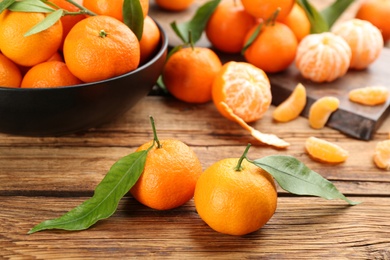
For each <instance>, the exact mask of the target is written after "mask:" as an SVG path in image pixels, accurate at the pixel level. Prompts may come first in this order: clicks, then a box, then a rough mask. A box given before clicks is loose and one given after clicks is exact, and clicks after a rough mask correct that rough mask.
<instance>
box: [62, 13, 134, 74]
mask: <svg viewBox="0 0 390 260" xmlns="http://www.w3.org/2000/svg"><path fill="white" fill-rule="evenodd" d="M64 59H65V63H66V64H67V66H68V68H69V70H70V71H71V72H72V74H74V75H75V76H76V77H77V78H79V79H81V80H82V81H84V82H95V81H99V80H104V79H108V78H111V77H115V76H119V75H122V74H124V73H127V72H130V71H132V70H135V69H136V68H137V67H138V65H139V62H140V45H139V41H138V39H137V37H136V36H135V34H134V33H133V32H132V31H131V30H130V28H129V27H127V26H126V25H125V24H124V23H122V22H120V21H119V20H117V19H115V18H112V17H110V16H104V15H98V16H90V17H88V18H85V19H84V20H82V21H80V22H79V23H77V24H76V25H75V26H73V28H72V30H71V31H70V32H69V34H68V36H67V37H66V39H65V42H64Z"/></svg>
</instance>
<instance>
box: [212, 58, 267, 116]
mask: <svg viewBox="0 0 390 260" xmlns="http://www.w3.org/2000/svg"><path fill="white" fill-rule="evenodd" d="M212 96H213V101H214V104H215V106H216V108H217V109H218V111H219V112H220V113H221V114H222V115H223V116H225V117H226V118H228V119H230V120H232V121H236V120H235V119H233V118H232V117H231V116H230V114H229V113H227V111H226V108H225V106H223V105H221V103H222V102H223V103H226V105H227V106H228V107H230V108H231V109H232V110H233V113H234V114H236V115H237V116H238V117H240V118H242V119H243V120H244V121H245V122H247V123H249V122H254V121H256V120H258V119H260V118H261V117H262V116H263V115H264V114H265V112H266V111H268V109H269V107H270V105H271V101H272V94H271V85H270V82H269V79H268V77H267V75H266V74H265V72H264V71H263V70H261V69H259V68H257V67H255V66H253V65H251V64H250V63H247V62H234V61H230V62H227V63H225V64H224V65H223V67H222V69H221V70H220V71H219V73H218V74H217V76H216V77H215V80H214V82H213V88H212Z"/></svg>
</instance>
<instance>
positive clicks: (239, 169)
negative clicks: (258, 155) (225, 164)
mask: <svg viewBox="0 0 390 260" xmlns="http://www.w3.org/2000/svg"><path fill="white" fill-rule="evenodd" d="M250 147H251V144H248V145H247V146H246V148H245V151H244V153H243V154H242V155H241V157H240V159H239V160H238V163H237V165H236V167H235V168H234V170H235V171H241V170H242V166H241V164H242V161H243V160H244V159H247V158H246V155H247V154H248V151H249V148H250ZM247 160H248V159H247Z"/></svg>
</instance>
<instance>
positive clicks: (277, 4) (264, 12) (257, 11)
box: [241, 0, 295, 20]
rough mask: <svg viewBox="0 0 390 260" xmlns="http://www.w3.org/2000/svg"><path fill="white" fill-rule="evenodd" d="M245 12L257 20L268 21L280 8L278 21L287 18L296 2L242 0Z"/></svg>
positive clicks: (286, 0)
mask: <svg viewBox="0 0 390 260" xmlns="http://www.w3.org/2000/svg"><path fill="white" fill-rule="evenodd" d="M241 2H242V4H243V5H244V8H245V10H246V11H247V12H248V13H250V14H251V15H253V16H254V17H256V18H261V19H264V20H266V19H268V18H270V17H272V16H273V15H274V13H275V12H276V11H277V10H278V8H280V11H279V12H278V16H277V20H282V19H283V18H285V17H286V16H287V15H288V14H289V13H290V12H291V10H292V8H293V6H294V4H295V0H241Z"/></svg>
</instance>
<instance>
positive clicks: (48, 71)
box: [21, 60, 82, 88]
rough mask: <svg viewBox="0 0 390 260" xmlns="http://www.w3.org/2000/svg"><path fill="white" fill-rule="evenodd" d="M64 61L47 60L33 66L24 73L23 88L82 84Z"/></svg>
mask: <svg viewBox="0 0 390 260" xmlns="http://www.w3.org/2000/svg"><path fill="white" fill-rule="evenodd" d="M81 83H82V81H81V80H79V79H78V78H76V77H75V76H74V75H73V74H72V73H71V72H70V71H69V69H68V67H67V66H66V64H65V63H64V62H62V61H56V60H53V61H46V62H42V63H39V64H37V65H35V66H33V67H32V68H31V69H30V70H28V71H27V73H26V75H24V77H23V80H22V84H21V87H22V88H54V87H63V86H72V85H77V84H81Z"/></svg>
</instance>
